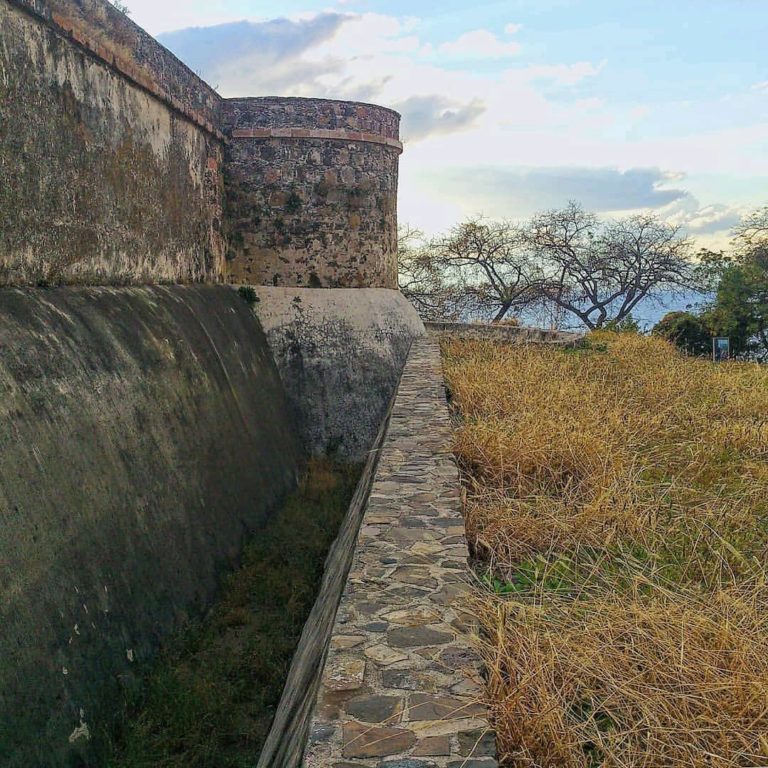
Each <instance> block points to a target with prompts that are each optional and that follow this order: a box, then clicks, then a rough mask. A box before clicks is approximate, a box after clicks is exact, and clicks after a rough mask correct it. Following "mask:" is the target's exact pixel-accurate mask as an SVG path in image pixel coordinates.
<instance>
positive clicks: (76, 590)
mask: <svg viewBox="0 0 768 768" xmlns="http://www.w3.org/2000/svg"><path fill="white" fill-rule="evenodd" d="M300 453H301V452H300V446H299V442H298V438H297V430H296V429H295V428H294V426H293V423H292V420H291V416H290V413H289V408H288V405H287V402H286V399H285V396H284V391H283V387H282V384H281V382H280V379H279V376H278V373H277V370H276V368H275V365H274V362H273V360H272V356H271V354H270V351H269V348H268V346H267V342H266V339H265V337H264V334H263V333H262V330H261V328H260V326H259V323H258V320H257V319H256V318H255V317H254V315H253V313H252V312H251V310H250V309H249V307H248V305H247V304H246V303H245V302H244V301H243V300H242V299H241V298H240V297H239V296H238V295H237V293H236V292H235V291H234V290H232V289H231V288H228V287H226V286H208V287H202V286H199V287H191V286H190V287H174V288H162V287H155V288H121V289H116V288H87V289H86V288H82V289H75V288H69V289H56V290H20V289H6V290H3V291H0V626H2V632H0V765H2V766H4V768H34V767H35V766H45V767H46V768H58V766H82V765H102V763H100V762H98V761H94V759H93V758H92V754H93V749H94V743H95V742H98V740H99V737H100V736H102V735H103V732H104V730H105V729H106V727H107V726H108V725H109V721H110V717H111V715H112V714H113V713H114V711H115V710H116V709H117V708H118V707H119V704H120V701H121V695H122V691H123V689H124V687H125V685H127V684H129V682H130V680H131V677H132V675H133V670H135V669H136V667H137V666H138V665H139V664H140V663H141V662H142V661H145V660H146V659H148V658H150V657H151V656H152V654H153V652H154V650H155V649H156V648H157V645H158V642H159V641H160V640H161V639H162V638H163V637H164V636H165V635H167V634H168V633H169V632H170V631H171V630H172V629H174V628H175V627H177V626H178V624H179V623H180V622H181V621H183V620H184V618H185V617H187V616H190V615H194V614H197V613H199V612H200V611H202V610H203V609H204V608H205V607H206V606H207V605H209V604H210V602H211V600H212V598H213V596H214V593H215V590H216V586H217V578H218V576H219V575H220V573H221V571H222V569H224V568H226V567H228V566H230V565H232V564H234V563H235V562H236V560H237V558H238V555H239V552H240V549H241V544H242V542H243V539H244V537H245V536H246V535H247V534H248V533H252V532H254V531H256V530H257V529H258V526H259V524H260V523H261V522H262V521H263V520H264V519H265V517H266V516H267V515H269V514H270V513H271V512H272V511H273V510H274V509H275V508H276V507H277V505H278V504H279V503H280V502H281V500H282V497H283V496H284V494H285V493H286V492H287V491H289V490H291V489H292V488H293V487H294V485H295V481H296V476H297V473H298V472H299V469H300V462H301V459H300ZM96 747H98V744H96Z"/></svg>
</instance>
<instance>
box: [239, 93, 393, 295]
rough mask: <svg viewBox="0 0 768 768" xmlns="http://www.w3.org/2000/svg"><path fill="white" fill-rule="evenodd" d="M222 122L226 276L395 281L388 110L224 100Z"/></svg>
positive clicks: (322, 102)
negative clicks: (225, 145) (225, 143)
mask: <svg viewBox="0 0 768 768" xmlns="http://www.w3.org/2000/svg"><path fill="white" fill-rule="evenodd" d="M224 122H225V124H226V129H227V134H228V135H229V137H230V143H229V147H228V150H227V163H226V182H227V213H226V218H227V222H228V239H229V243H230V246H229V258H228V279H229V280H230V282H236V283H251V284H256V285H273V286H291V287H307V288H397V176H398V162H399V156H400V154H401V152H402V149H403V147H402V144H401V143H400V141H399V126H400V115H399V114H398V113H397V112H393V111H392V110H390V109H386V108H384V107H378V106H374V105H371V104H360V103H356V102H348V101H331V100H328V99H303V98H249V99H229V100H227V101H226V102H225V104H224Z"/></svg>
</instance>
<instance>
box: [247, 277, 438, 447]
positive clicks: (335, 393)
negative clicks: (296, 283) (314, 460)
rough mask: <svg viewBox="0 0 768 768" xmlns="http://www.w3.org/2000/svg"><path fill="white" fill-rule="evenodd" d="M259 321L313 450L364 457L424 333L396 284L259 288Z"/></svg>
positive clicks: (306, 439) (414, 311) (412, 309)
mask: <svg viewBox="0 0 768 768" xmlns="http://www.w3.org/2000/svg"><path fill="white" fill-rule="evenodd" d="M256 293H257V295H258V296H259V299H260V301H259V302H258V303H257V304H256V313H257V315H258V317H259V320H260V321H261V324H262V326H263V327H264V331H265V333H266V334H267V339H268V341H269V345H270V347H271V349H272V352H273V354H274V356H275V361H276V363H277V367H278V370H279V371H280V376H281V377H282V379H283V383H284V385H285V389H286V392H287V394H288V400H289V402H290V404H291V407H292V409H293V411H294V414H295V417H296V420H297V422H298V424H299V426H300V428H301V430H302V436H303V441H304V443H305V445H306V446H307V447H308V449H309V451H310V452H312V453H324V452H326V451H330V452H331V453H335V454H337V455H339V456H340V457H342V458H346V459H351V460H354V461H359V460H364V459H365V456H366V453H367V451H369V450H370V448H371V446H372V445H373V442H374V439H375V437H376V434H377V433H378V430H379V427H380V426H381V422H382V419H383V418H384V415H385V413H386V410H387V405H388V404H389V401H390V400H391V398H392V395H393V393H394V391H395V387H396V386H397V382H398V380H399V378H400V373H401V371H402V369H403V365H404V364H405V360H406V357H407V355H408V350H409V349H410V346H411V343H412V342H413V340H414V339H415V338H418V337H419V336H421V335H422V334H423V333H424V326H423V324H422V322H421V320H420V319H419V316H418V314H417V313H416V310H415V309H414V308H413V307H412V306H411V304H410V303H409V302H408V301H407V300H406V299H405V297H404V296H403V295H402V294H401V293H400V292H399V291H389V290H384V289H337V290H333V289H326V290H313V289H302V288H265V287H261V288H256Z"/></svg>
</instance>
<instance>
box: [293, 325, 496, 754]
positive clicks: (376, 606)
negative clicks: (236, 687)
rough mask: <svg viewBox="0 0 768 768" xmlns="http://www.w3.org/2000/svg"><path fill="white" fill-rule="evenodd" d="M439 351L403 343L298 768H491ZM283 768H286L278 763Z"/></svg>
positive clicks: (428, 343)
mask: <svg viewBox="0 0 768 768" xmlns="http://www.w3.org/2000/svg"><path fill="white" fill-rule="evenodd" d="M450 446H451V424H450V420H449V415H448V408H447V404H446V400H445V391H444V386H443V381H442V369H441V360H440V351H439V348H438V345H437V342H436V340H434V339H433V338H420V339H417V340H416V341H415V342H414V345H413V347H412V349H411V353H410V355H409V358H408V362H407V364H406V367H405V370H404V372H403V377H402V381H401V383H400V386H399V389H398V392H397V397H396V400H395V402H394V405H393V409H392V413H391V418H390V422H389V428H388V431H387V434H386V438H385V440H384V444H383V447H382V449H381V455H380V458H379V465H378V469H377V472H376V475H375V479H374V482H373V486H372V488H371V493H370V498H369V501H368V504H367V507H366V510H365V514H364V517H363V520H362V527H361V528H360V532H359V535H358V539H357V549H356V551H355V556H354V561H353V564H352V568H351V571H350V574H349V578H348V581H347V585H346V588H345V590H344V595H343V597H342V600H341V604H340V606H339V609H338V613H337V616H336V623H335V626H334V628H333V633H332V637H331V641H330V650H329V652H328V656H327V659H326V662H325V666H324V671H323V675H322V682H321V686H320V691H319V694H318V698H317V702H316V708H315V712H314V719H313V723H312V729H311V733H310V737H309V744H308V748H307V752H306V755H305V759H304V764H303V765H304V767H305V768H354V766H360V767H361V768H362V767H366V768H386V767H389V768H496V766H497V762H496V759H495V739H494V737H493V733H492V732H491V730H490V728H489V726H488V719H487V712H486V707H485V705H484V702H483V693H482V692H483V684H482V680H481V679H480V676H479V675H480V666H479V660H478V658H477V657H476V656H475V654H474V653H473V652H472V650H471V648H472V638H471V631H472V630H471V625H472V622H471V620H470V619H469V617H468V616H466V615H465V614H464V613H463V610H465V609H466V591H467V590H468V577H469V569H468V565H467V558H468V551H467V543H466V540H465V538H464V521H463V518H462V513H461V499H460V489H459V478H458V471H457V468H456V466H455V464H454V462H453V459H452V455H451V450H450ZM287 765H291V763H287Z"/></svg>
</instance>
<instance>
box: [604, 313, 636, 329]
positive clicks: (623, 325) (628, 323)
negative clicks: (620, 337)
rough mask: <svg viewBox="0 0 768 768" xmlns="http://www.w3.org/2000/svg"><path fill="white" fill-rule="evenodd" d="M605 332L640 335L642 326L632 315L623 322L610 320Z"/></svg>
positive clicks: (605, 326)
mask: <svg viewBox="0 0 768 768" xmlns="http://www.w3.org/2000/svg"><path fill="white" fill-rule="evenodd" d="M603 330H604V331H612V332H613V333H640V326H639V324H638V322H637V320H635V318H634V317H632V315H627V316H626V317H625V318H624V319H623V320H609V321H608V322H607V323H606V324H605V325H604V326H603Z"/></svg>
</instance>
